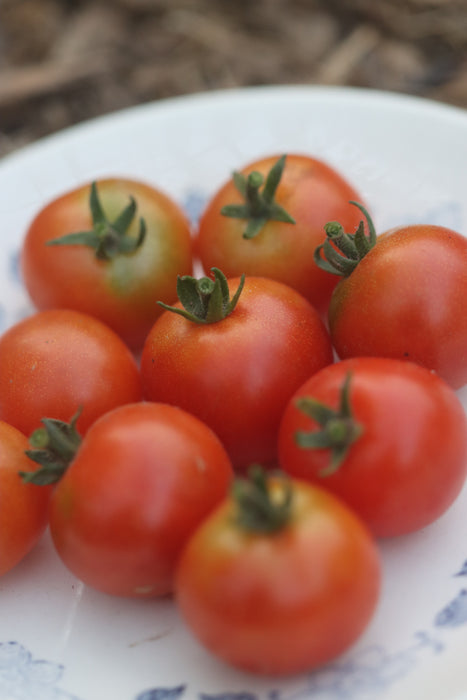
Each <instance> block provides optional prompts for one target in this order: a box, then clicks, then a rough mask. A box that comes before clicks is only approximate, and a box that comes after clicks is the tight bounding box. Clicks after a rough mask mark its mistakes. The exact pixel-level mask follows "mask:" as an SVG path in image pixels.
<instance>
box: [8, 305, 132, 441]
mask: <svg viewBox="0 0 467 700" xmlns="http://www.w3.org/2000/svg"><path fill="white" fill-rule="evenodd" d="M141 398H142V390H141V379H140V375H139V370H138V366H137V364H136V361H135V359H134V357H133V355H132V354H131V352H130V350H129V349H128V347H127V346H126V345H125V344H124V342H123V340H121V339H120V338H119V337H118V336H117V335H116V334H115V333H114V332H113V331H112V330H111V329H110V328H108V327H107V326H106V325H104V324H103V323H101V322H100V321H98V320H97V319H95V318H93V317H91V316H88V315H87V314H82V313H80V312H78V311H70V310H66V309H57V310H49V311H40V312H37V313H36V314H33V315H32V316H29V317H28V318H26V319H24V320H23V321H20V322H19V323H17V324H15V325H14V326H12V327H11V328H9V329H8V330H7V331H6V332H5V333H4V334H3V335H2V336H0V419H1V420H4V421H6V422H7V423H11V424H12V425H14V426H15V427H16V428H18V429H19V430H21V432H23V433H25V434H26V435H29V434H30V433H31V432H32V431H33V430H34V429H35V428H37V427H38V426H39V425H40V421H41V420H42V418H47V417H52V418H58V419H61V420H64V421H68V420H70V419H71V417H72V416H73V415H74V414H75V413H76V412H77V410H78V409H79V408H80V407H82V413H81V415H80V417H79V419H78V429H79V431H80V432H81V433H84V432H86V430H87V429H88V428H89V426H90V425H91V424H92V423H93V422H94V420H96V418H98V416H100V415H102V414H103V413H106V412H107V411H109V410H110V409H111V408H114V407H115V406H119V405H120V404H123V403H130V402H132V401H139V400H141Z"/></svg>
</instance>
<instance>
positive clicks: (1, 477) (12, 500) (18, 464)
mask: <svg viewBox="0 0 467 700" xmlns="http://www.w3.org/2000/svg"><path fill="white" fill-rule="evenodd" d="M28 447H29V443H28V439H27V437H26V436H25V435H23V434H22V433H21V432H20V431H19V430H17V429H16V428H14V427H13V426H11V425H9V424H8V423H5V422H4V421H0V576H3V574H5V573H6V572H7V571H10V570H11V569H13V567H15V566H16V565H17V564H18V563H19V562H20V561H21V560H22V559H23V558H24V557H25V556H26V554H28V553H29V552H30V551H31V550H32V549H33V547H34V546H35V544H36V543H37V542H38V540H39V539H40V537H41V535H42V534H43V532H44V531H45V529H46V527H47V522H48V505H49V498H50V489H49V488H43V487H40V486H36V485H34V484H27V483H24V481H23V480H22V479H21V476H20V472H24V473H27V472H30V471H32V470H34V469H35V465H34V463H33V462H32V461H31V460H30V459H29V458H28V457H27V456H26V454H25V452H26V450H27V449H28Z"/></svg>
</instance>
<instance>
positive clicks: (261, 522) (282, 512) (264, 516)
mask: <svg viewBox="0 0 467 700" xmlns="http://www.w3.org/2000/svg"><path fill="white" fill-rule="evenodd" d="M281 478H282V480H283V483H282V486H283V488H282V490H281V491H280V492H279V493H280V496H279V497H277V493H278V492H277V491H274V492H272V491H271V489H270V488H269V477H268V475H267V474H266V472H265V470H264V469H263V468H262V467H260V466H259V465H253V466H252V467H251V468H250V470H249V473H248V478H237V479H235V481H234V485H233V490H232V495H233V499H234V502H235V506H236V512H235V519H236V523H237V525H238V526H239V527H241V528H242V529H244V530H246V531H247V532H251V533H273V532H277V531H279V530H282V528H284V527H285V526H286V525H287V524H288V523H289V521H290V518H291V512H292V486H291V484H290V481H289V480H288V478H287V477H286V476H285V475H282V476H281Z"/></svg>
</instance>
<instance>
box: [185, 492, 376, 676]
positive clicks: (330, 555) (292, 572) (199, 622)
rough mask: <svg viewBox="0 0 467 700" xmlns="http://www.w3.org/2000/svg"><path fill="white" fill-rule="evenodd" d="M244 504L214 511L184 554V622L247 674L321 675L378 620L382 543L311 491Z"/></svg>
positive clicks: (266, 495)
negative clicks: (309, 672) (374, 618)
mask: <svg viewBox="0 0 467 700" xmlns="http://www.w3.org/2000/svg"><path fill="white" fill-rule="evenodd" d="M289 489H291V491H289ZM237 493H238V489H237ZM241 495H242V496H243V495H246V498H243V499H240V498H239V497H238V495H237V497H236V496H235V491H234V496H233V497H232V498H229V499H227V500H226V501H225V502H224V503H223V504H222V505H220V506H219V507H218V508H216V510H215V511H214V512H213V513H212V514H211V515H210V516H209V517H208V518H207V519H206V520H205V521H204V522H203V523H202V525H201V526H200V527H199V528H198V529H197V530H196V532H195V534H194V535H193V536H192V537H191V538H190V539H189V540H188V543H187V545H186V547H185V549H184V550H183V553H182V555H181V558H180V562H179V565H178V568H177V573H176V579H175V592H176V600H177V602H178V605H179V608H180V610H181V613H182V616H183V617H184V619H185V621H186V622H187V624H188V626H189V628H190V629H191V631H192V632H193V634H194V635H195V637H196V638H197V639H198V640H199V641H200V642H201V643H202V644H203V645H204V646H205V647H206V648H207V649H209V650H210V651H211V652H213V653H214V654H215V655H217V656H219V657H220V658H221V659H223V660H225V661H227V662H228V663H230V664H232V665H234V666H236V667H239V668H241V669H244V670H247V671H253V672H255V673H264V674H271V675H283V674H290V673H297V672H300V671H306V670H310V669H313V668H316V667H318V666H321V665H322V664H325V663H326V662H328V661H330V660H332V659H333V658H335V657H336V656H337V655H339V654H340V653H342V652H343V651H344V650H346V649H347V648H348V647H349V646H350V645H351V644H352V643H353V642H354V641H355V640H356V639H357V638H358V637H359V636H360V634H361V633H362V632H363V630H364V629H365V628H366V626H367V624H368V622H369V620H370V619H371V617H372V615H373V612H374V610H375V607H376V604H377V601H378V598H379V591H380V581H381V566H380V559H379V553H378V550H377V548H376V546H375V543H374V540H373V538H372V537H371V535H370V534H369V532H368V530H367V528H366V527H365V526H364V525H363V523H362V522H361V521H360V519H359V518H357V516H356V515H355V514H354V513H353V512H352V511H351V510H350V509H349V508H347V507H346V506H345V505H344V504H343V503H342V502H341V501H340V500H338V499H336V498H335V497H334V496H333V495H332V494H331V493H329V492H327V491H325V490H324V489H320V488H318V487H315V486H312V485H310V484H307V483H305V482H300V481H292V482H291V484H287V483H285V484H284V481H283V479H280V478H274V479H271V480H269V482H268V483H267V485H266V487H264V486H261V485H258V487H257V493H256V494H253V495H252V494H251V490H249V492H247V493H246V494H241ZM258 501H259V505H258V510H256V509H255V508H254V505H255V504H256V503H258Z"/></svg>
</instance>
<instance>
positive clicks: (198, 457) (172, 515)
mask: <svg viewBox="0 0 467 700" xmlns="http://www.w3.org/2000/svg"><path fill="white" fill-rule="evenodd" d="M31 446H32V447H31V450H30V451H29V455H30V457H31V458H32V459H33V460H35V461H36V462H38V464H39V465H41V466H40V467H38V468H37V470H36V471H35V472H33V473H32V474H31V475H30V480H32V481H33V482H34V483H38V484H47V483H49V482H52V483H55V482H57V483H56V485H55V488H54V491H53V493H52V497H51V502H50V532H51V535H52V539H53V542H54V545H55V548H56V550H57V552H58V554H59V556H60V558H61V559H62V561H63V562H64V564H65V565H66V566H67V567H68V569H69V570H70V571H71V572H72V573H73V574H74V575H75V576H77V578H79V579H80V580H81V581H83V582H84V583H85V584H87V585H89V586H91V587H92V588H94V589H96V590H99V591H101V592H103V593H107V594H110V595H117V596H127V597H139V598H144V597H155V596H162V595H166V594H168V593H170V592H171V591H172V588H173V574H174V569H175V566H176V563H177V561H178V557H179V554H180V551H181V549H182V547H183V545H184V544H185V541H186V540H187V538H188V537H189V536H190V535H191V534H192V532H193V531H194V529H195V528H196V527H197V526H198V525H199V523H200V522H201V521H202V520H203V519H204V518H205V517H207V515H208V514H209V513H210V512H211V510H212V509H213V508H214V507H215V506H216V505H217V504H218V503H219V502H220V501H221V500H222V499H223V498H224V497H225V496H226V494H227V492H228V489H229V487H230V483H231V480H232V475H233V470H232V466H231V463H230V461H229V458H228V456H227V454H226V452H225V450H224V448H223V446H222V444H221V443H220V441H219V439H218V438H217V436H216V435H214V433H213V432H212V431H211V430H210V429H209V428H208V427H207V426H206V425H204V424H203V423H202V422H201V421H200V420H198V419H197V418H195V417H194V416H192V415H190V414H189V413H187V412H185V411H182V410H181V409H179V408H177V407H175V406H167V405H163V404H153V403H149V402H147V403H143V402H140V403H136V404H127V405H125V406H120V407H118V408H116V409H114V410H113V411H110V412H109V413H107V414H105V415H104V416H102V417H101V418H99V419H98V420H97V421H96V422H95V423H94V425H93V426H92V427H91V428H90V430H89V431H88V433H87V434H86V435H85V436H84V438H83V439H81V438H80V436H79V433H78V432H77V430H76V417H75V418H74V420H72V421H71V422H70V423H64V422H63V421H56V420H53V419H44V421H43V428H42V429H39V430H38V431H35V432H34V433H33V435H32V436H31ZM36 488H37V487H36Z"/></svg>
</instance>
